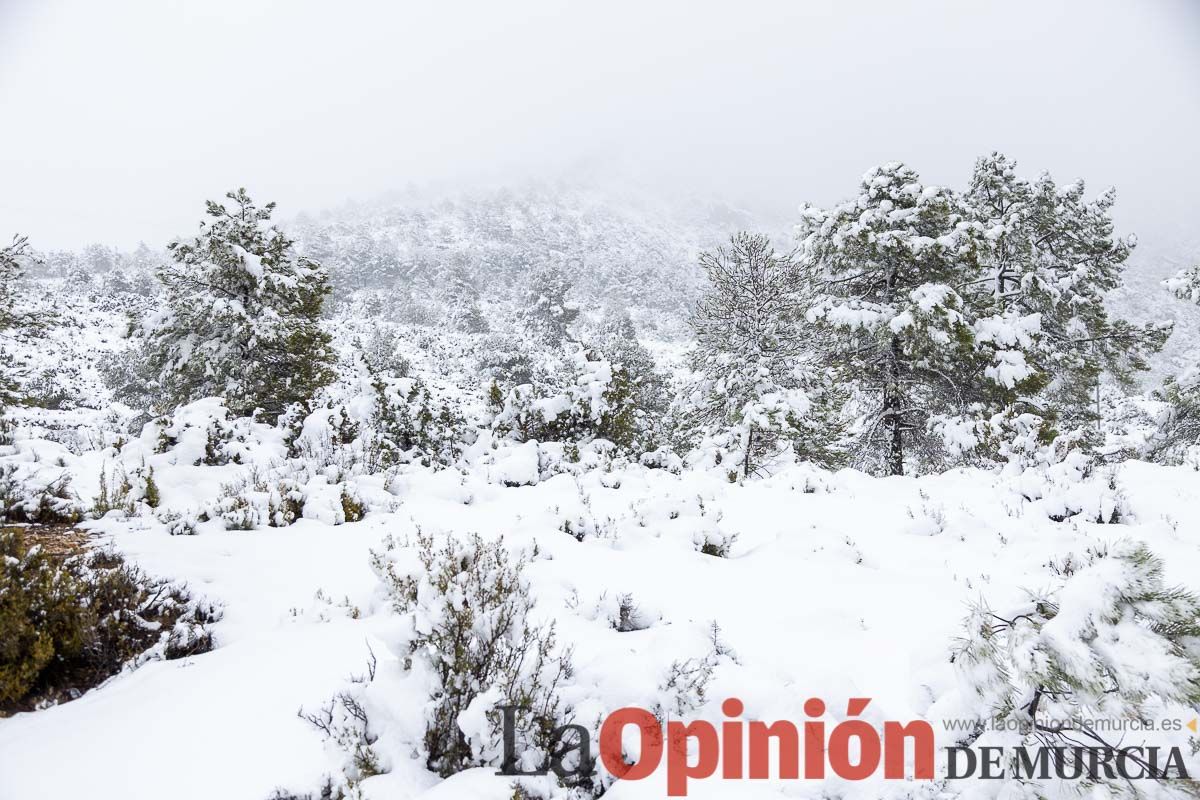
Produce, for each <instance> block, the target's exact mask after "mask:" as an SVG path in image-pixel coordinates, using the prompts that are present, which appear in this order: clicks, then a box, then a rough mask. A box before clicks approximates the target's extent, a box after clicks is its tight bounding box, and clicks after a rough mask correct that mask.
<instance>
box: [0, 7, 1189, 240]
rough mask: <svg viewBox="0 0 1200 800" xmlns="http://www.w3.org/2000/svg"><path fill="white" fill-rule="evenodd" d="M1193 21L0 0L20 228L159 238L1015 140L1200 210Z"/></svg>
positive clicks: (1125, 202) (1021, 157)
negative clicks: (240, 198) (241, 213)
mask: <svg viewBox="0 0 1200 800" xmlns="http://www.w3.org/2000/svg"><path fill="white" fill-rule="evenodd" d="M1198 140H1200V3H1197V2H1194V1H1191V0H1150V1H1135V0H1128V1H1127V2H1099V1H1098V0H1078V1H1077V2H1011V1H1009V2H1003V3H1000V2H996V3H988V4H983V3H974V2H970V3H968V2H960V1H958V0H955V1H953V2H949V1H947V2H927V3H920V4H916V3H892V2H872V3H868V2H850V3H847V2H838V3H834V2H803V3H802V2H794V1H793V2H738V3H733V2H724V3H698V2H656V3H653V4H650V3H632V2H608V3H603V4H601V3H591V4H586V5H585V4H580V3H576V4H567V3H562V2H524V1H523V0H522V2H489V3H465V2H464V3H438V4H433V3H420V4H418V3H357V2H355V3H331V2H297V1H296V0H279V1H278V2H266V1H265V0H207V2H204V3H182V2H179V3H176V2H164V1H163V0H147V1H146V2H132V1H131V0H118V1H114V2H106V3H96V2H87V1H86V0H75V1H71V0H64V1H62V2H57V1H55V0H0V237H4V238H6V239H7V237H9V236H11V235H12V234H13V233H15V232H21V233H25V234H28V235H29V236H30V237H31V241H32V243H33V244H34V245H35V246H37V247H39V248H41V249H50V248H58V247H76V246H80V245H82V244H84V243H88V242H92V241H99V242H104V243H107V244H113V245H119V246H123V247H128V246H132V245H134V244H136V243H137V242H138V241H139V240H145V241H147V242H149V243H152V244H162V243H164V242H165V241H167V240H169V239H170V238H171V237H173V236H174V235H177V234H180V233H186V232H188V231H191V230H193V229H194V227H195V225H196V223H197V221H198V220H199V219H200V217H201V216H202V212H203V200H204V199H205V198H206V197H216V196H219V195H220V194H222V193H223V192H224V191H225V190H227V189H229V188H231V187H234V186H246V187H247V188H248V189H250V191H251V193H252V194H253V195H254V196H255V197H258V198H262V199H274V200H276V201H278V202H279V204H280V211H281V213H283V214H284V215H291V214H294V213H297V212H299V211H301V210H308V211H316V210H319V209H321V208H324V207H329V206H331V205H336V204H338V203H340V202H342V201H344V200H345V199H347V198H368V197H370V196H372V195H375V194H378V193H380V192H383V191H386V190H388V189H393V188H398V187H404V186H406V185H408V184H417V185H434V186H437V187H441V188H443V189H456V188H458V187H474V186H479V185H493V184H497V183H519V182H521V181H525V180H529V179H536V180H546V179H556V178H559V177H564V176H565V177H567V178H568V179H571V180H584V181H602V182H608V183H613V184H617V185H626V184H628V185H632V186H637V187H642V188H646V189H648V190H649V191H651V192H654V193H658V194H662V195H666V196H671V195H677V194H680V193H694V192H701V193H709V194H716V195H719V196H721V197H723V198H725V199H727V200H728V201H730V202H732V203H737V204H741V205H744V206H746V207H749V208H753V209H757V210H759V211H760V212H762V213H765V214H770V215H780V216H785V215H787V214H790V213H792V211H793V210H794V208H795V207H796V206H797V205H798V204H799V203H800V202H802V201H805V200H809V201H814V202H832V201H835V200H837V199H840V198H842V197H844V196H847V195H849V194H850V193H851V192H852V191H853V190H854V187H855V183H856V181H857V179H858V177H859V176H860V175H861V174H862V173H863V172H864V171H865V170H866V169H867V168H869V167H870V166H872V165H873V164H875V163H878V162H880V161H886V160H893V159H900V160H904V161H907V162H908V163H909V164H911V165H912V166H913V167H915V168H916V169H918V170H919V171H920V172H921V174H922V176H923V177H924V178H925V179H926V180H927V181H929V182H932V183H952V184H961V183H962V182H963V181H964V180H965V178H966V176H967V175H968V173H969V170H970V168H971V164H972V161H973V160H974V158H975V157H976V156H978V155H980V154H982V153H984V152H987V151H990V150H993V149H1000V150H1002V151H1004V152H1006V153H1008V154H1009V155H1011V156H1013V157H1014V158H1016V159H1018V161H1019V162H1020V163H1021V166H1022V169H1024V170H1027V171H1028V172H1029V173H1030V174H1033V173H1035V172H1036V171H1039V170H1041V169H1050V170H1051V171H1052V172H1054V174H1055V175H1056V177H1058V178H1060V179H1062V180H1066V179H1070V178H1074V177H1083V178H1085V179H1087V180H1088V182H1089V185H1091V186H1093V187H1094V188H1096V189H1099V188H1102V187H1103V186H1107V185H1116V186H1117V187H1118V191H1119V198H1120V199H1119V202H1118V219H1119V221H1120V223H1121V224H1122V225H1123V226H1124V227H1125V228H1126V229H1129V230H1136V231H1138V232H1139V233H1140V234H1141V235H1142V237H1143V241H1145V240H1146V238H1147V237H1151V238H1153V237H1158V238H1160V239H1169V238H1170V237H1172V236H1177V235H1183V234H1182V233H1181V232H1184V231H1187V230H1188V229H1189V228H1190V229H1191V230H1193V231H1194V230H1195V227H1194V226H1195V225H1196V223H1197V221H1198V220H1200V146H1197V141H1198Z"/></svg>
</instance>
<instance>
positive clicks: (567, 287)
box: [520, 266, 579, 345]
mask: <svg viewBox="0 0 1200 800" xmlns="http://www.w3.org/2000/svg"><path fill="white" fill-rule="evenodd" d="M570 292H571V282H570V280H569V279H568V278H567V276H566V275H565V274H564V273H563V271H562V270H561V269H559V268H558V267H557V266H548V267H543V268H541V269H539V270H537V271H536V272H534V273H533V275H532V276H531V277H530V281H529V288H528V289H527V290H526V293H525V298H524V306H523V307H522V309H521V312H520V315H521V323H522V325H523V326H524V327H525V330H526V331H528V332H529V333H530V334H532V335H533V336H535V337H537V338H538V339H540V340H542V341H543V342H545V343H547V344H552V345H557V344H559V343H561V342H563V341H565V340H567V339H568V338H570V335H571V331H570V328H571V326H572V325H573V324H574V323H575V320H576V319H577V318H578V317H579V306H578V305H576V304H575V303H573V302H571V301H570V300H568V299H567V296H568V294H570Z"/></svg>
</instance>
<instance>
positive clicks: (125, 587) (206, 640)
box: [0, 531, 218, 715]
mask: <svg viewBox="0 0 1200 800" xmlns="http://www.w3.org/2000/svg"><path fill="white" fill-rule="evenodd" d="M217 616H218V612H217V610H216V609H215V608H214V607H213V606H211V605H209V604H207V603H203V602H197V601H196V600H195V599H193V598H191V597H190V596H189V595H188V593H187V591H186V589H185V588H184V587H182V586H178V585H174V584H170V583H167V582H165V581H161V580H154V579H151V578H148V577H147V576H146V575H144V574H143V573H142V572H141V571H140V570H138V569H137V568H135V567H132V566H129V565H127V564H125V562H124V561H123V560H122V559H121V558H120V556H117V555H116V554H114V553H109V552H103V551H99V552H93V553H90V554H85V555H65V556H63V555H60V556H53V555H50V554H49V553H48V552H47V550H46V549H44V547H43V546H42V544H41V543H35V544H33V545H27V544H26V542H25V540H24V538H23V537H22V535H21V534H20V533H19V532H18V531H0V715H3V714H5V713H9V712H13V711H18V710H29V709H31V708H33V707H35V706H37V705H39V704H45V703H54V702H61V701H64V700H69V699H72V698H74V697H77V696H78V695H79V694H80V693H82V692H84V691H86V690H87V689H89V688H91V687H93V686H95V685H97V684H99V683H101V682H102V681H104V680H105V679H107V678H108V677H110V676H111V675H113V674H115V673H117V672H118V671H120V670H121V669H122V668H123V667H125V666H127V665H132V664H137V663H141V662H144V661H146V660H149V659H154V658H163V659H173V658H182V657H185V656H189V655H194V654H197V653H202V652H204V651H206V650H209V649H211V648H212V645H213V642H212V636H211V634H210V633H209V632H208V629H207V625H208V623H210V622H212V621H214V620H215V618H216V617H217Z"/></svg>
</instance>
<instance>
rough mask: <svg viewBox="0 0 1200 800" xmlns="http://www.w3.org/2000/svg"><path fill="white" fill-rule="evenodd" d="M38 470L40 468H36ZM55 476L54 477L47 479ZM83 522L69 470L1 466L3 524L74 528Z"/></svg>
mask: <svg viewBox="0 0 1200 800" xmlns="http://www.w3.org/2000/svg"><path fill="white" fill-rule="evenodd" d="M33 466H34V467H35V468H36V466H37V465H33ZM48 473H53V475H52V477H47V474H48ZM81 519H83V508H82V506H81V505H80V502H79V498H78V497H76V496H75V493H74V492H73V491H72V490H71V475H70V473H68V472H67V471H66V470H63V471H61V472H55V471H54V470H41V471H37V470H36V469H34V470H30V469H29V468H27V467H26V468H25V469H23V468H22V465H18V464H0V522H35V523H39V524H43V525H45V524H55V523H58V524H67V525H74V524H75V523H76V522H79V520H81Z"/></svg>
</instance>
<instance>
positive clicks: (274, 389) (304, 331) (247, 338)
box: [147, 189, 333, 420]
mask: <svg viewBox="0 0 1200 800" xmlns="http://www.w3.org/2000/svg"><path fill="white" fill-rule="evenodd" d="M226 196H227V197H228V198H229V199H230V200H231V201H233V207H232V210H230V209H229V208H227V207H226V206H224V205H222V204H220V203H214V202H211V201H210V202H209V203H208V216H209V220H207V221H206V222H204V223H202V224H201V233H200V235H199V236H197V237H196V238H195V239H193V240H192V241H189V242H184V241H178V242H172V243H171V245H169V247H170V250H171V255H172V258H173V259H174V261H175V263H174V264H173V265H170V266H166V267H164V268H162V269H161V270H160V271H159V279H160V280H161V281H162V283H163V286H164V288H165V290H166V298H165V299H166V304H167V310H166V313H164V314H159V315H157V316H155V317H153V318H151V319H150V320H149V321H148V324H147V328H148V341H147V357H148V364H149V366H150V368H151V370H152V372H153V373H154V374H155V375H157V376H158V380H159V382H160V383H161V385H162V388H163V390H164V391H165V393H166V397H167V400H168V402H170V403H173V404H176V405H178V404H182V403H186V402H189V401H192V400H196V399H198V398H201V397H209V396H218V397H223V398H224V399H225V402H226V406H227V407H228V408H229V409H230V411H232V412H233V413H234V414H237V415H247V414H250V413H252V412H254V411H255V410H256V409H261V410H262V412H263V415H264V417H265V418H266V419H268V420H274V419H275V418H277V417H278V416H279V415H280V414H281V413H282V412H283V410H284V409H286V408H287V407H288V405H289V404H291V403H294V402H301V401H304V400H306V399H308V398H310V397H312V395H313V393H314V392H315V391H316V390H317V389H318V388H319V387H321V386H323V385H325V384H326V383H328V382H329V381H330V380H331V379H332V370H331V367H330V365H331V364H332V361H333V353H332V350H331V348H330V337H329V334H328V333H326V332H325V331H324V330H323V329H322V328H321V325H320V314H321V306H322V303H323V302H324V300H325V297H326V295H328V294H329V284H328V281H327V278H326V274H325V270H324V269H323V268H322V267H321V265H320V264H318V263H317V262H315V261H312V260H311V259H308V258H305V257H303V256H297V255H296V254H295V252H294V249H293V246H292V241H291V240H290V239H289V238H288V237H286V236H285V235H284V234H283V233H282V232H280V231H279V230H278V229H277V228H275V227H273V226H269V224H268V223H269V220H270V218H271V212H272V211H273V209H274V207H275V204H274V203H268V204H267V205H266V206H265V207H263V208H259V207H257V206H255V205H254V204H253V202H252V201H251V199H250V197H249V195H247V194H246V191H245V190H244V189H239V190H238V191H236V192H230V193H229V194H228V195H226Z"/></svg>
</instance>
